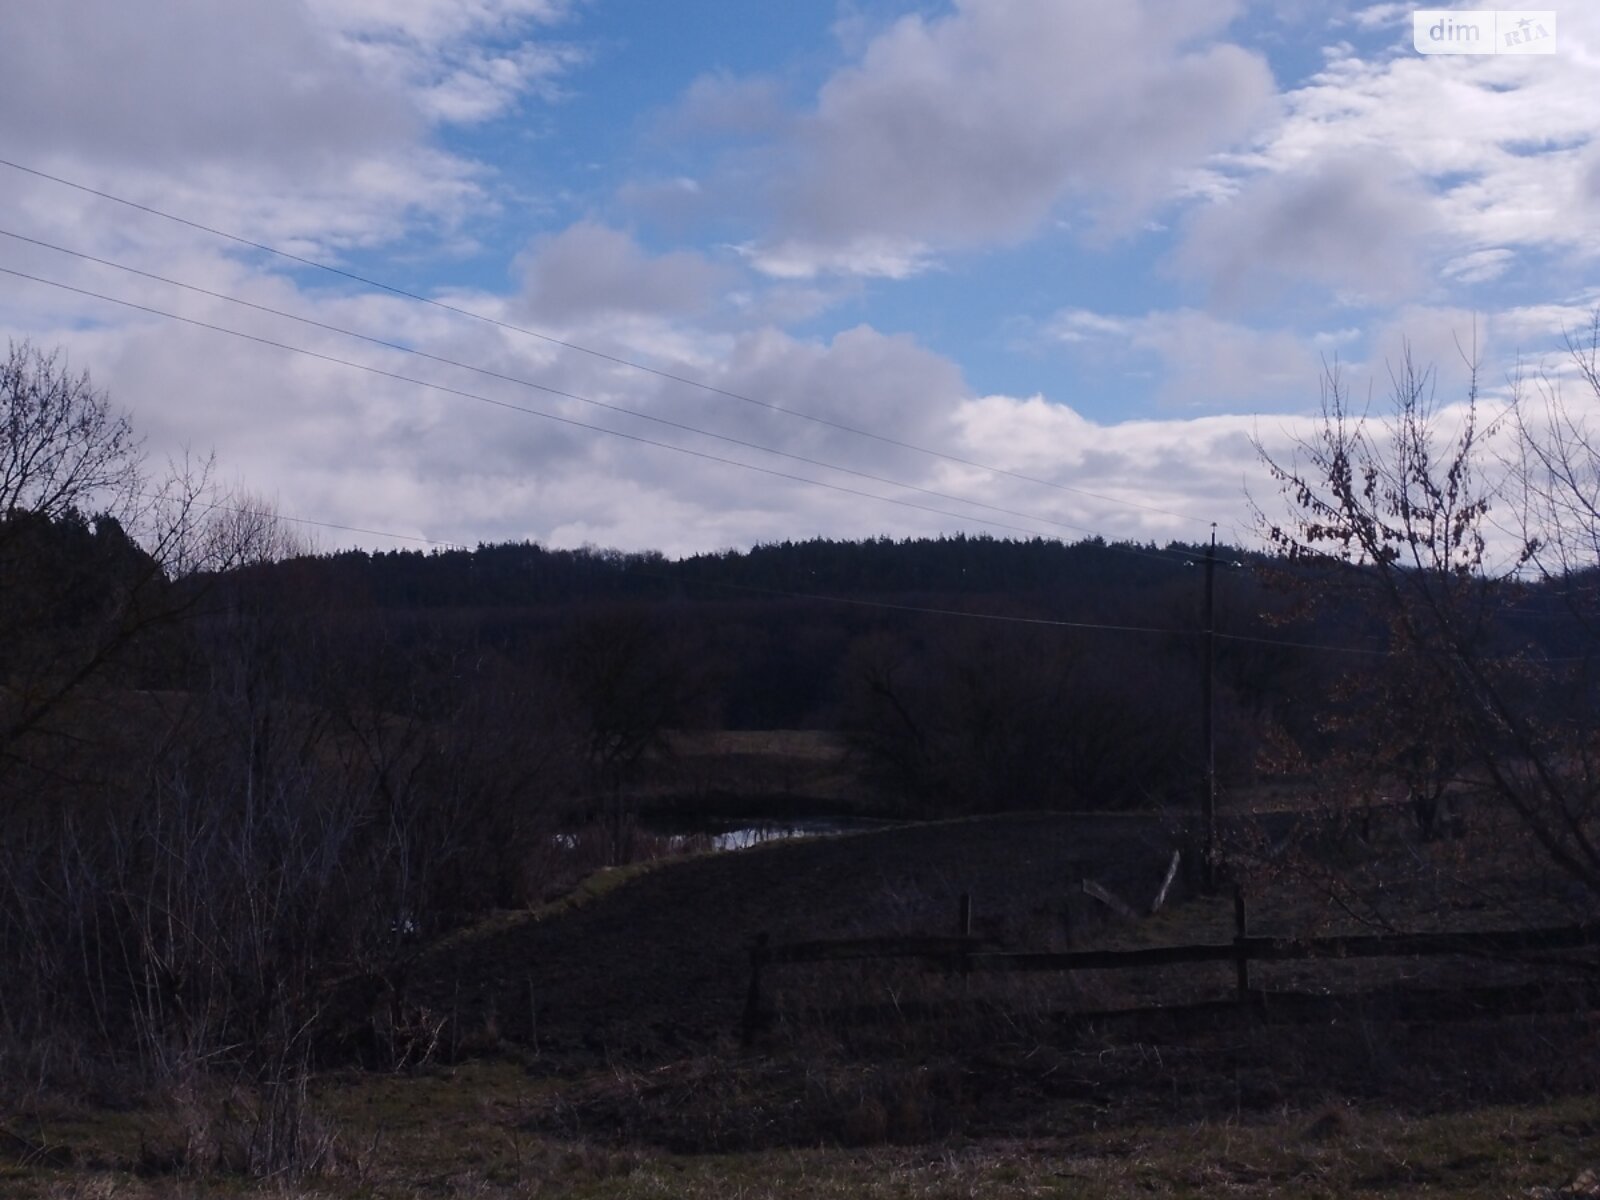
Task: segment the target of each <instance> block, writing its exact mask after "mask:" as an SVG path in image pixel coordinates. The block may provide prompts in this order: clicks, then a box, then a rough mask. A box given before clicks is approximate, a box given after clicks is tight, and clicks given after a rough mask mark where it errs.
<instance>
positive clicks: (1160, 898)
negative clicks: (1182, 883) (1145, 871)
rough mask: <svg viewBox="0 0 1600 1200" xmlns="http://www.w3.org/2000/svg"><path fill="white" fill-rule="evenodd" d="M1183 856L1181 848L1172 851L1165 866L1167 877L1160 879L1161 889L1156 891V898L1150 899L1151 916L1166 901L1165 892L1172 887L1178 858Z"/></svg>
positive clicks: (1176, 874)
mask: <svg viewBox="0 0 1600 1200" xmlns="http://www.w3.org/2000/svg"><path fill="white" fill-rule="evenodd" d="M1182 857H1183V851H1182V850H1174V851H1173V852H1172V862H1171V864H1170V865H1169V866H1168V867H1167V877H1166V878H1165V879H1163V880H1162V881H1161V890H1160V891H1159V892H1157V893H1156V898H1155V899H1154V900H1152V901H1150V915H1151V916H1152V917H1153V916H1155V915H1156V914H1157V913H1158V912H1160V911H1161V906H1162V905H1163V904H1165V903H1166V902H1167V893H1168V892H1169V891H1170V890H1171V889H1172V881H1173V880H1174V879H1176V878H1177V877H1178V860H1179V859H1181V858H1182Z"/></svg>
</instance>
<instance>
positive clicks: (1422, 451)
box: [1257, 354, 1600, 903]
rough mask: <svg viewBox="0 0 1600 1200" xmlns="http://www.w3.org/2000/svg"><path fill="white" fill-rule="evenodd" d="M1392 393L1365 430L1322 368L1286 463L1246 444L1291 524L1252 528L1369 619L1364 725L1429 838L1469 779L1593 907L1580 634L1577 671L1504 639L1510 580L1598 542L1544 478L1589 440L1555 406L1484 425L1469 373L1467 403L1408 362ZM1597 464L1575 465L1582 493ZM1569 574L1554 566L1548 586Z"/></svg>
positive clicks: (1561, 480) (1585, 680)
mask: <svg viewBox="0 0 1600 1200" xmlns="http://www.w3.org/2000/svg"><path fill="white" fill-rule="evenodd" d="M1392 382H1393V391H1392V396H1391V407H1390V410H1389V412H1388V414H1387V416H1386V418H1385V419H1383V420H1381V421H1375V420H1372V419H1370V418H1369V417H1368V416H1367V414H1366V413H1365V412H1364V411H1362V412H1358V411H1356V410H1355V409H1354V407H1353V406H1352V403H1351V400H1350V396H1349V393H1348V391H1347V389H1346V386H1345V383H1344V381H1343V379H1342V378H1341V377H1340V375H1339V373H1338V371H1337V368H1335V369H1333V370H1330V371H1329V372H1328V374H1327V376H1326V378H1325V381H1324V388H1323V395H1322V399H1323V415H1322V421H1321V423H1320V425H1319V426H1318V428H1317V430H1316V432H1315V434H1314V435H1313V436H1312V437H1311V438H1310V439H1307V440H1304V441H1302V442H1300V443H1299V444H1298V446H1297V448H1296V453H1295V454H1294V455H1293V457H1292V458H1291V459H1289V460H1288V461H1285V460H1283V459H1280V458H1275V457H1273V456H1272V455H1271V454H1269V453H1268V452H1267V451H1266V450H1265V449H1264V448H1263V447H1261V446H1260V445H1259V444H1258V446H1257V450H1258V452H1259V453H1260V455H1261V457H1262V459H1263V461H1264V462H1265V464H1266V466H1267V469H1268V470H1269V471H1270V472H1271V474H1272V476H1273V477H1274V478H1275V479H1276V480H1277V481H1278V483H1279V485H1280V487H1281V490H1282V492H1283V494H1284V495H1285V497H1286V498H1287V500H1288V507H1289V513H1290V516H1289V520H1288V521H1286V522H1278V521H1274V520H1272V519H1270V518H1268V517H1266V516H1265V515H1261V516H1260V522H1261V525H1262V528H1263V532H1264V533H1265V535H1266V536H1267V537H1268V539H1269V540H1270V541H1271V542H1272V543H1273V544H1274V545H1275V546H1277V547H1278V549H1279V550H1280V551H1281V552H1283V554H1284V555H1285V556H1286V557H1287V558H1288V559H1289V560H1290V561H1291V562H1292V563H1295V562H1305V561H1308V560H1320V561H1323V562H1327V561H1333V562H1336V563H1340V564H1343V565H1344V566H1345V567H1347V568H1348V570H1346V571H1345V572H1344V573H1343V576H1342V579H1343V583H1344V584H1345V586H1347V587H1348V588H1350V589H1352V590H1353V591H1354V592H1356V593H1357V594H1358V595H1360V596H1361V597H1362V598H1363V601H1364V602H1365V603H1366V604H1367V606H1368V610H1369V611H1372V612H1375V613H1378V614H1381V617H1382V619H1383V621H1384V623H1385V624H1386V626H1387V631H1388V653H1387V656H1386V657H1385V658H1384V659H1383V660H1382V661H1381V664H1379V665H1377V666H1376V668H1375V669H1376V670H1377V671H1379V672H1381V675H1380V677H1379V683H1378V687H1377V688H1376V690H1375V691H1372V692H1371V698H1373V699H1377V700H1381V701H1385V702H1386V703H1387V704H1388V705H1389V706H1390V707H1387V708H1385V709H1384V710H1383V711H1380V712H1376V713H1374V714H1373V715H1374V718H1375V720H1374V724H1375V725H1376V726H1377V727H1378V733H1377V736H1378V737H1379V738H1380V739H1381V740H1382V743H1383V747H1384V749H1383V754H1382V758H1383V759H1384V760H1385V761H1387V763H1388V765H1389V768H1390V770H1391V771H1392V773H1393V774H1394V775H1395V777H1396V778H1398V779H1401V780H1402V781H1404V782H1406V783H1407V785H1408V786H1409V787H1410V788H1411V799H1412V801H1413V804H1414V805H1416V806H1417V811H1418V816H1419V820H1421V821H1423V822H1424V824H1425V826H1427V827H1431V825H1432V823H1433V821H1434V820H1435V818H1436V817H1437V815H1438V811H1439V808H1438V806H1439V804H1440V802H1441V800H1442V798H1443V795H1444V789H1445V786H1446V785H1447V783H1449V782H1450V780H1451V778H1457V779H1459V778H1466V777H1470V780H1471V782H1472V785H1473V786H1474V787H1475V788H1476V789H1478V790H1479V791H1480V792H1481V793H1482V794H1483V795H1484V796H1486V797H1488V798H1491V799H1492V800H1494V801H1496V802H1498V804H1499V805H1500V806H1502V807H1503V809H1504V810H1506V811H1508V812H1510V813H1512V814H1514V815H1515V817H1516V819H1517V821H1518V822H1519V823H1520V825H1521V826H1522V828H1523V829H1524V830H1525V831H1526V832H1527V833H1529V834H1531V835H1532V837H1533V839H1534V840H1535V841H1536V843H1537V844H1538V846H1539V847H1540V848H1541V849H1542V851H1543V852H1544V853H1545V854H1546V855H1547V856H1548V858H1549V860H1550V861H1552V862H1553V863H1554V864H1556V865H1557V866H1558V867H1560V868H1561V869H1562V870H1563V871H1564V872H1565V873H1566V874H1567V876H1568V877H1569V878H1571V879H1573V880H1575V881H1577V882H1579V883H1580V884H1581V885H1582V887H1583V889H1584V891H1585V893H1586V894H1587V896H1588V899H1589V901H1590V902H1591V903H1592V902H1593V901H1594V900H1595V899H1600V759H1597V758H1596V757H1595V756H1594V755H1593V753H1592V750H1593V748H1594V735H1593V730H1594V728H1595V715H1596V714H1595V689H1594V687H1593V686H1592V680H1591V679H1590V678H1589V675H1588V669H1589V664H1588V662H1587V655H1588V653H1589V652H1590V651H1592V650H1593V649H1594V648H1595V647H1594V645H1593V642H1592V639H1590V641H1589V644H1588V645H1586V646H1585V648H1584V649H1585V654H1584V655H1582V656H1580V658H1579V660H1577V661H1574V662H1570V663H1565V662H1556V661H1551V656H1549V655H1548V654H1542V653H1534V652H1530V650H1529V648H1528V647H1527V646H1525V645H1523V644H1519V642H1518V641H1517V640H1515V639H1514V638H1513V637H1512V635H1511V627H1510V626H1508V624H1507V623H1506V621H1505V619H1504V618H1505V610H1506V605H1507V604H1508V602H1509V601H1510V600H1511V599H1512V598H1513V597H1514V595H1515V594H1516V592H1517V589H1518V580H1519V577H1520V576H1522V575H1523V574H1524V573H1525V570H1526V568H1527V567H1528V566H1529V564H1530V563H1534V562H1537V561H1538V556H1539V554H1540V553H1541V548H1542V547H1545V546H1549V545H1551V544H1553V543H1552V540H1551V539H1554V544H1560V545H1562V546H1571V545H1573V544H1575V543H1576V542H1579V541H1581V540H1582V539H1584V538H1593V539H1596V540H1595V541H1594V544H1596V545H1600V525H1597V523H1596V522H1595V521H1594V519H1593V517H1594V512H1595V510H1594V509H1592V508H1591V509H1587V510H1585V509H1584V508H1583V507H1582V506H1581V505H1578V504H1576V503H1574V502H1573V498H1572V496H1571V494H1570V492H1571V490H1572V488H1573V487H1574V485H1575V483H1576V481H1577V479H1578V478H1579V475H1580V472H1574V473H1573V474H1570V475H1567V476H1563V475H1562V474H1561V472H1560V470H1559V469H1556V470H1551V469H1549V468H1550V464H1553V463H1555V464H1559V463H1570V462H1572V460H1573V459H1574V458H1575V457H1577V455H1576V454H1575V453H1574V451H1575V449H1577V448H1581V447H1583V446H1586V445H1588V443H1587V442H1585V441H1583V440H1582V439H1581V438H1579V439H1578V440H1576V441H1575V440H1573V431H1574V430H1580V429H1581V426H1580V425H1578V424H1574V423H1570V418H1571V415H1570V413H1567V412H1566V411H1565V410H1562V412H1561V415H1562V416H1563V417H1565V418H1567V419H1568V420H1569V423H1568V424H1566V425H1562V424H1560V423H1559V422H1558V423H1554V424H1550V425H1546V424H1539V423H1535V422H1534V421H1532V420H1531V419H1525V418H1524V417H1523V416H1519V415H1518V413H1517V411H1516V410H1515V409H1513V411H1512V413H1511V414H1509V416H1510V419H1509V420H1507V421H1506V422H1505V423H1503V424H1502V423H1498V422H1492V423H1490V424H1489V425H1487V426H1486V425H1485V424H1484V423H1483V422H1482V421H1481V418H1480V414H1479V409H1478V395H1477V385H1476V369H1475V365H1474V372H1473V378H1472V383H1471V385H1470V386H1469V389H1468V392H1467V396H1466V398H1465V402H1464V403H1463V404H1461V405H1459V406H1457V407H1455V408H1451V409H1446V408H1443V407H1441V406H1440V405H1438V404H1437V402H1436V399H1435V392H1434V376H1433V373H1432V372H1431V371H1429V370H1425V369H1421V368H1419V367H1418V366H1417V365H1416V364H1415V363H1414V362H1413V361H1412V360H1411V358H1410V356H1409V354H1408V355H1407V356H1406V358H1405V359H1404V360H1403V361H1402V363H1401V364H1400V366H1399V368H1398V369H1397V370H1396V371H1395V372H1394V373H1393V377H1392ZM1563 429H1565V430H1566V431H1567V434H1566V436H1565V440H1564V437H1563V433H1562V431H1563ZM1502 434H1504V435H1506V436H1509V437H1510V438H1511V439H1512V440H1513V443H1514V444H1515V445H1516V446H1517V451H1516V455H1515V461H1518V462H1520V463H1521V465H1522V474H1521V475H1520V476H1519V474H1518V472H1516V471H1510V472H1505V471H1500V472H1498V473H1497V474H1496V477H1495V478H1494V479H1492V480H1490V479H1489V478H1488V477H1487V474H1486V473H1487V472H1489V471H1492V470H1494V469H1495V468H1496V467H1497V466H1498V465H1500V464H1501V463H1502V461H1503V459H1502V458H1500V457H1497V456H1495V455H1494V454H1493V453H1492V452H1491V451H1492V445H1493V443H1494V442H1495V441H1496V440H1497V439H1501V435H1502ZM1501 440H1503V439H1501ZM1541 465H1542V467H1543V473H1541ZM1595 465H1596V464H1595V460H1593V459H1590V460H1588V463H1587V468H1586V469H1588V470H1589V471H1590V472H1591V473H1590V475H1589V476H1588V477H1587V482H1588V483H1589V484H1590V485H1592V484H1593V481H1594V475H1593V474H1592V472H1593V468H1594V466H1595ZM1540 488H1542V489H1543V490H1542V491H1540V490H1539V489H1540ZM1563 489H1567V492H1568V494H1567V495H1564V496H1562V495H1561V493H1562V491H1563ZM1557 496H1560V497H1561V498H1560V499H1558V500H1556V501H1555V502H1551V500H1552V497H1557ZM1540 499H1543V500H1544V501H1545V503H1544V504H1543V506H1542V508H1540V506H1539V505H1538V504H1536V503H1535V502H1536V501H1538V500H1540ZM1496 501H1502V502H1508V503H1509V504H1510V505H1511V506H1512V507H1513V508H1514V509H1515V510H1517V511H1520V512H1521V513H1522V514H1523V515H1524V518H1525V523H1524V530H1523V533H1522V536H1520V537H1514V538H1513V542H1512V545H1511V548H1510V550H1509V552H1508V553H1504V554H1502V555H1501V557H1500V559H1499V560H1498V561H1491V559H1490V555H1489V553H1488V548H1489V542H1488V537H1489V535H1490V534H1491V533H1493V532H1494V528H1493V527H1492V526H1491V525H1490V524H1489V514H1490V511H1491V504H1492V503H1493V502H1496ZM1535 514H1537V518H1543V520H1544V522H1545V525H1544V526H1538V525H1537V519H1536V516H1535ZM1573 566H1574V562H1573V560H1572V559H1571V558H1570V557H1564V558H1561V559H1558V560H1557V561H1556V562H1555V563H1554V564H1552V568H1553V569H1552V571H1551V573H1550V578H1551V579H1553V580H1557V577H1558V576H1560V577H1565V576H1566V575H1568V574H1569V573H1570V572H1571V570H1572V568H1573ZM1557 581H1558V582H1559V580H1557ZM1458 768H1459V770H1460V772H1461V774H1459V775H1457V773H1456V772H1457V769H1458Z"/></svg>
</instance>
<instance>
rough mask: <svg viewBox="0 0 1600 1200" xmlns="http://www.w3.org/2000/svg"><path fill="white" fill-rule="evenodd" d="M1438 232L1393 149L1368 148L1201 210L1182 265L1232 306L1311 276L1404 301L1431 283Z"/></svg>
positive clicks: (1365, 294) (1365, 296)
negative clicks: (1429, 266) (1430, 268)
mask: <svg viewBox="0 0 1600 1200" xmlns="http://www.w3.org/2000/svg"><path fill="white" fill-rule="evenodd" d="M1438 233H1439V217H1438V214H1437V212H1436V210H1435V209H1434V207H1433V205H1432V204H1431V202H1430V197H1429V195H1428V193H1427V191H1426V189H1425V188H1424V186H1423V184H1422V182H1421V181H1420V180H1419V179H1417V178H1416V177H1415V175H1414V174H1412V173H1411V172H1410V171H1409V170H1408V169H1407V167H1406V166H1405V164H1404V162H1403V161H1402V160H1400V159H1399V158H1397V157H1396V156H1395V155H1393V154H1390V153H1388V152H1387V151H1383V150H1377V149H1369V150H1368V151H1366V152H1364V153H1361V154H1356V153H1344V154H1339V155H1335V156H1331V157H1327V158H1321V159H1318V160H1317V161H1316V162H1315V163H1313V164H1308V165H1307V166H1305V167H1304V168H1302V169H1299V170H1295V171H1292V172H1284V173H1282V174H1273V175H1268V176H1265V177H1263V178H1261V179H1259V180H1256V181H1254V182H1253V183H1252V184H1251V185H1250V186H1249V187H1247V188H1246V190H1245V191H1244V192H1242V193H1241V194H1240V195H1239V196H1237V197H1236V198H1234V199H1232V200H1230V201H1223V202H1220V203H1217V204H1214V205H1211V206H1209V207H1207V208H1203V209H1200V210H1197V211H1196V212H1195V213H1194V214H1193V215H1192V217H1191V218H1190V220H1189V222H1188V224H1187V228H1186V230H1185V235H1184V240H1183V245H1182V248H1181V249H1180V251H1179V252H1178V255H1177V258H1176V263H1177V266H1178V268H1179V270H1180V271H1182V272H1184V273H1185V274H1188V275H1192V276H1198V277H1201V278H1203V279H1205V280H1206V281H1207V282H1208V283H1209V284H1210V286H1211V289H1212V291H1213V294H1214V295H1215V296H1216V297H1217V298H1218V299H1219V300H1220V301H1222V302H1223V303H1224V304H1228V305H1236V304H1239V303H1241V302H1244V301H1247V300H1252V299H1261V298H1267V299H1271V298H1273V297H1274V296H1275V295H1276V294H1277V293H1278V292H1279V291H1281V290H1283V289H1287V288H1290V287H1293V286H1295V285H1298V284H1303V283H1307V282H1310V283H1315V284H1318V285H1321V286H1323V287H1325V288H1329V289H1333V290H1335V291H1343V292H1345V293H1347V294H1349V295H1351V296H1352V298H1356V299H1360V300H1365V301H1371V300H1374V299H1376V300H1398V299H1403V298H1405V297H1407V296H1409V295H1413V294H1415V293H1416V292H1417V291H1418V290H1420V289H1421V288H1422V287H1424V286H1425V285H1426V283H1427V280H1428V277H1427V274H1426V271H1425V264H1426V263H1427V262H1428V260H1429V257H1430V253H1429V252H1430V250H1431V249H1432V248H1433V246H1432V243H1433V239H1434V238H1436V237H1437V236H1438Z"/></svg>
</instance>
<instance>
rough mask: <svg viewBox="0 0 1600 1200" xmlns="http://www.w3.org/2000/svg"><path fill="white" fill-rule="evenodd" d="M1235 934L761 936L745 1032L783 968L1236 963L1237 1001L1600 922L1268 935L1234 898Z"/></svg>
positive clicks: (1535, 944) (1543, 946)
mask: <svg viewBox="0 0 1600 1200" xmlns="http://www.w3.org/2000/svg"><path fill="white" fill-rule="evenodd" d="M1234 911H1235V921H1236V926H1237V930H1238V932H1237V934H1236V936H1235V937H1234V938H1233V940H1231V941H1227V942H1201V943H1194V944H1189V945H1179V946H1148V947H1142V948H1139V949H1134V950H1067V951H1060V952H1050V953H1040V952H1029V951H1008V950H995V949H993V948H992V947H991V945H990V944H989V943H987V942H985V941H984V940H983V939H980V938H975V937H973V936H971V928H972V926H971V904H970V900H969V899H968V898H967V897H963V898H962V906H961V917H960V928H961V930H962V932H961V933H960V934H958V935H954V936H928V937H869V938H849V939H835V940H818V941H806V942H789V943H782V944H778V945H773V944H772V943H771V941H770V939H769V937H768V935H766V934H761V935H760V936H759V937H758V938H757V939H756V944H755V945H754V946H753V947H752V948H751V951H750V991H749V997H748V999H747V1002H746V1006H745V1014H744V1027H745V1033H746V1036H749V1035H750V1034H751V1033H752V1032H753V1031H754V1030H755V1029H756V1028H757V1027H758V1026H759V1025H760V1024H761V1023H762V1021H763V1020H764V1018H765V1016H766V1007H765V1004H764V998H763V994H762V974H763V972H764V971H765V970H766V969H767V968H769V967H773V966H777V965H780V964H799V963H827V962H835V963H837V962H861V961H868V960H874V959H886V960H889V959H921V960H923V961H924V962H926V963H928V964H929V965H932V966H942V967H945V968H948V969H951V970H959V971H960V972H961V973H962V974H964V975H965V974H969V973H972V974H975V973H980V972H1007V971H1107V970H1111V971H1115V970H1128V969H1135V968H1141V967H1143V968H1148V967H1168V966H1184V965H1189V964H1200V963H1233V964H1234V966H1235V970H1236V977H1237V984H1238V992H1239V995H1240V997H1241V998H1243V997H1245V996H1246V995H1247V994H1248V992H1249V986H1250V974H1249V968H1250V964H1251V963H1275V962H1295V961H1304V960H1307V959H1357V958H1413V957H1433V956H1443V955H1460V956H1476V957H1514V956H1516V955H1519V954H1530V953H1541V952H1548V951H1558V950H1579V949H1585V948H1589V947H1594V946H1600V925H1596V924H1582V925H1564V926H1557V927H1551V928H1538V929H1491V930H1469V931H1462V932H1450V933H1377V934H1354V935H1336V936H1329V937H1311V938H1289V937H1265V936H1260V935H1252V934H1249V933H1246V932H1245V915H1244V901H1243V897H1242V896H1236V897H1235V908H1234Z"/></svg>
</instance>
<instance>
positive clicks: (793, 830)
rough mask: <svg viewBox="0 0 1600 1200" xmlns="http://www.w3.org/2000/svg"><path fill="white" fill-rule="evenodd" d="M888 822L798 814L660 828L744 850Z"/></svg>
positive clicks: (715, 845) (720, 847)
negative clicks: (691, 827) (786, 817)
mask: <svg viewBox="0 0 1600 1200" xmlns="http://www.w3.org/2000/svg"><path fill="white" fill-rule="evenodd" d="M884 824H886V822H883V821H869V820H864V819H862V818H859V817H857V818H849V817H795V818H791V819H789V820H785V821H744V822H728V823H726V824H723V825H709V824H708V825H703V826H701V827H700V828H699V829H696V830H690V831H685V830H681V829H679V830H671V829H666V830H661V831H660V832H662V833H664V834H666V836H668V837H671V838H682V839H684V840H685V841H698V840H704V841H707V842H709V843H710V847H711V849H713V850H745V849H748V848H749V847H751V846H759V845H761V844H762V843H763V842H782V841H787V840H789V839H790V838H806V837H820V836H823V835H826V834H830V833H857V832H859V831H861V830H863V829H876V828H880V827H882V826H883V825H884Z"/></svg>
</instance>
